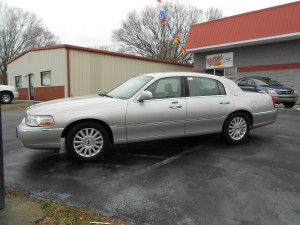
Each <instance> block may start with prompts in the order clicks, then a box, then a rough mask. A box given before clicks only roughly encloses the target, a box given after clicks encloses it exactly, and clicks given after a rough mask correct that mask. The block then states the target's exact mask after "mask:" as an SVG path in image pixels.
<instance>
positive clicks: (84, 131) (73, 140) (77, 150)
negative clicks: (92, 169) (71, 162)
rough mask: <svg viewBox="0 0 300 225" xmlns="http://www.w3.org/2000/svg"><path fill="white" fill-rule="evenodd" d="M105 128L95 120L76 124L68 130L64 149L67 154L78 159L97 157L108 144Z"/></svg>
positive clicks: (87, 159) (88, 159) (89, 159)
mask: <svg viewBox="0 0 300 225" xmlns="http://www.w3.org/2000/svg"><path fill="white" fill-rule="evenodd" d="M108 140H109V139H108V135H107V131H106V129H105V128H104V127H103V126H101V125H100V124H97V123H95V122H83V123H80V124H77V125H76V126H74V127H73V128H71V130H70V131H69V132H68V134H67V137H66V150H67V153H68V154H69V156H71V157H72V158H74V159H76V160H79V161H92V160H95V159H97V158H99V157H100V156H101V155H102V154H103V153H104V151H105V150H106V148H107V146H108Z"/></svg>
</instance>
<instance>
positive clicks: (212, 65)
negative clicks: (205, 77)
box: [206, 52, 233, 69]
mask: <svg viewBox="0 0 300 225" xmlns="http://www.w3.org/2000/svg"><path fill="white" fill-rule="evenodd" d="M225 67H233V52H228V53H220V54H216V55H207V56H206V69H216V68H225Z"/></svg>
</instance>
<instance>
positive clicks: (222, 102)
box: [220, 100, 230, 105]
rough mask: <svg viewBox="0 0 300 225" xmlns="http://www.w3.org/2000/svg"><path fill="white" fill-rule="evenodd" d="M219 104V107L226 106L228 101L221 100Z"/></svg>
mask: <svg viewBox="0 0 300 225" xmlns="http://www.w3.org/2000/svg"><path fill="white" fill-rule="evenodd" d="M220 104H221V105H228V104H230V101H227V100H223V101H220Z"/></svg>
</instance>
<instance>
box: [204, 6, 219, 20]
mask: <svg viewBox="0 0 300 225" xmlns="http://www.w3.org/2000/svg"><path fill="white" fill-rule="evenodd" d="M222 17H223V12H222V10H221V9H219V8H214V7H210V8H208V9H207V10H205V19H206V20H207V21H211V20H216V19H220V18H222Z"/></svg>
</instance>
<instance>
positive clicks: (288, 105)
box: [283, 102, 295, 108]
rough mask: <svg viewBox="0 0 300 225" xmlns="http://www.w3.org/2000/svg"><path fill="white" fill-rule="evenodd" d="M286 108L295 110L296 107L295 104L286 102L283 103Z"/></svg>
mask: <svg viewBox="0 0 300 225" xmlns="http://www.w3.org/2000/svg"><path fill="white" fill-rule="evenodd" d="M283 105H284V107H285V108H293V107H294V105H295V102H285V103H283Z"/></svg>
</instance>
